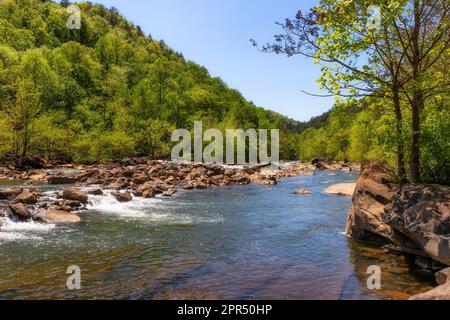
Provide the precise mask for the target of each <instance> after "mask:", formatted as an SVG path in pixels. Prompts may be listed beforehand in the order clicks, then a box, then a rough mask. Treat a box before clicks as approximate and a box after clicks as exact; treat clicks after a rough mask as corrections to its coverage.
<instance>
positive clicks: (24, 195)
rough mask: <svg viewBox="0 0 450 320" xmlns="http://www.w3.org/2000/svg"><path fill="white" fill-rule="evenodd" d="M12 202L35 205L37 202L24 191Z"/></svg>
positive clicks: (31, 195)
mask: <svg viewBox="0 0 450 320" xmlns="http://www.w3.org/2000/svg"><path fill="white" fill-rule="evenodd" d="M13 201H14V202H16V203H25V204H35V203H36V202H37V197H36V195H34V194H33V193H31V192H28V191H24V192H22V193H21V194H19V195H18V196H17V197H15V198H14V200H13Z"/></svg>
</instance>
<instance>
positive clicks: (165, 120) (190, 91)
mask: <svg viewBox="0 0 450 320" xmlns="http://www.w3.org/2000/svg"><path fill="white" fill-rule="evenodd" d="M68 5H69V3H68V2H65V1H63V2H62V4H58V3H53V2H51V1H42V0H41V1H38V0H4V1H1V2H0V158H2V159H4V160H6V159H17V158H19V159H20V158H26V157H32V156H40V157H44V158H46V159H48V160H61V161H79V162H94V161H107V160H116V159H120V158H123V157H130V156H150V157H153V158H167V157H169V156H170V150H171V147H172V143H171V141H170V137H171V133H172V131H173V130H174V129H175V128H188V129H190V128H192V127H193V121H194V120H202V121H203V123H204V128H208V127H214V128H219V129H222V130H224V129H225V128H244V129H246V128H267V129H272V128H279V129H281V132H280V142H281V143H280V145H281V150H280V156H281V157H282V158H285V159H286V158H289V159H292V158H296V157H297V155H298V134H297V133H298V132H300V130H301V128H302V124H301V123H299V122H296V121H293V120H290V119H288V118H286V117H283V116H281V115H279V114H277V113H275V112H271V111H268V110H265V109H263V108H259V107H256V106H255V105H254V104H253V103H251V102H248V101H246V100H245V98H244V97H243V96H242V95H241V94H240V93H239V92H238V91H236V90H233V89H231V88H229V87H228V86H227V85H226V84H225V83H224V82H223V81H222V80H221V79H220V78H213V77H211V76H210V75H209V73H208V71H207V70H206V69H205V68H203V67H201V66H199V65H197V64H195V63H194V62H192V61H186V60H185V59H184V58H183V56H182V54H180V53H177V52H175V51H174V50H172V49H170V48H169V47H168V46H167V45H166V44H165V43H164V42H163V41H155V40H152V38H151V37H150V36H146V35H144V34H143V32H142V30H141V28H140V27H139V26H135V25H133V24H132V23H131V22H129V21H127V20H126V19H125V18H124V17H122V16H121V15H120V14H119V13H118V12H117V10H116V9H114V8H111V9H107V8H104V7H102V6H100V5H93V4H91V3H80V4H77V5H78V6H79V7H80V8H81V18H82V20H81V21H82V24H81V29H80V30H69V29H68V28H67V26H66V22H67V19H68V17H69V15H70V14H69V13H68V12H67V11H66V9H67V8H66V7H67V6H68Z"/></svg>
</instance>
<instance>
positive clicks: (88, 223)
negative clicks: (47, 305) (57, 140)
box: [0, 172, 433, 299]
mask: <svg viewBox="0 0 450 320" xmlns="http://www.w3.org/2000/svg"><path fill="white" fill-rule="evenodd" d="M355 179H356V175H355V174H344V173H339V174H338V175H337V176H329V175H328V173H326V172H323V173H320V174H319V175H317V176H305V177H295V178H290V179H285V180H282V181H280V183H279V184H278V185H277V186H270V187H267V186H258V185H248V186H228V187H220V188H211V189H208V190H202V191H189V192H183V193H180V194H177V195H176V196H175V197H172V198H154V199H134V200H133V201H132V202H130V203H118V202H117V201H116V200H115V199H113V198H112V197H111V196H109V195H107V196H95V197H92V199H91V200H92V202H93V205H92V207H91V208H90V210H89V211H87V212H83V213H81V214H80V215H81V216H82V220H83V221H82V222H81V223H79V224H76V225H70V226H54V225H41V224H38V223H14V222H12V221H10V220H8V219H3V220H2V221H1V222H0V225H1V227H0V299H46V298H56V299H64V298H75V299H79V298H89V299H101V298H106V299H112V298H122V299H212V298H223V299H403V298H407V297H408V295H409V294H415V293H418V292H421V291H425V290H427V289H429V288H430V286H431V285H433V283H432V282H431V281H430V280H429V279H424V278H420V277H419V276H417V275H415V274H413V273H412V271H411V270H410V269H409V264H408V259H407V257H403V256H398V255H395V254H390V253H384V252H383V251H382V250H380V249H378V248H376V247H371V246H369V245H368V244H363V243H359V242H355V241H353V240H350V239H348V238H347V237H346V236H345V235H344V229H345V222H346V218H347V213H348V209H349V206H350V202H351V199H350V198H349V197H339V196H332V195H325V194H322V193H321V192H322V191H323V189H325V188H326V187H327V186H329V185H331V184H334V183H340V182H346V181H348V182H350V181H351V182H353V181H354V180H355ZM300 188H308V189H310V190H311V191H312V192H313V194H312V195H307V196H299V195H292V194H290V192H291V191H293V190H296V189H300ZM46 191H47V193H46V195H47V196H48V197H52V196H53V193H54V189H52V187H46ZM374 264H375V265H379V266H380V267H381V270H382V282H381V284H382V288H381V290H368V289H367V285H366V281H367V277H368V275H367V273H366V271H367V267H368V266H369V265H374ZM71 265H77V266H79V267H80V268H81V286H82V288H81V289H80V290H75V291H70V290H68V289H67V288H66V280H67V277H68V276H69V275H68V274H66V269H67V267H68V266H71Z"/></svg>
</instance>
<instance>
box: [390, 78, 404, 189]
mask: <svg viewBox="0 0 450 320" xmlns="http://www.w3.org/2000/svg"><path fill="white" fill-rule="evenodd" d="M392 93H393V102H394V109H395V118H396V130H397V176H398V178H399V179H400V183H401V184H403V183H404V182H405V181H406V169H405V154H404V152H403V141H402V139H403V124H402V122H403V116H402V110H401V105H400V94H399V88H398V86H396V85H394V86H393V88H392Z"/></svg>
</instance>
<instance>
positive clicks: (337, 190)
mask: <svg viewBox="0 0 450 320" xmlns="http://www.w3.org/2000/svg"><path fill="white" fill-rule="evenodd" d="M355 188H356V183H338V184H334V185H332V186H329V187H328V188H326V189H325V190H324V191H323V193H326V194H335V195H338V196H350V197H351V196H353V193H354V192H355Z"/></svg>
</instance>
